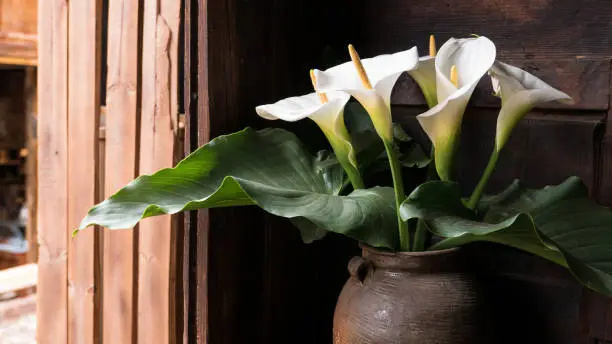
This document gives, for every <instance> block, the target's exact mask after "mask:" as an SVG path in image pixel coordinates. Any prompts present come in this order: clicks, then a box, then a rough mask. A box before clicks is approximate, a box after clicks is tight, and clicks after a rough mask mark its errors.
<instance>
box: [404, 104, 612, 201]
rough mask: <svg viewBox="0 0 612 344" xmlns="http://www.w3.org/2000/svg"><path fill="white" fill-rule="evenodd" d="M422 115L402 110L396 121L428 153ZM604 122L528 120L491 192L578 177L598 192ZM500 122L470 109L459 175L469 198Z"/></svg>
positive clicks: (589, 118)
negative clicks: (599, 140) (515, 184)
mask: <svg viewBox="0 0 612 344" xmlns="http://www.w3.org/2000/svg"><path fill="white" fill-rule="evenodd" d="M422 111H424V109H419V108H405V107H396V108H394V117H395V120H396V121H397V122H398V123H401V124H402V125H404V126H405V127H406V128H407V130H408V132H409V134H410V135H411V136H413V137H415V139H417V140H418V141H419V142H421V143H422V144H423V146H424V147H428V146H429V140H428V138H427V137H426V136H425V133H424V132H423V131H422V129H421V128H420V126H419V124H418V122H417V121H416V118H415V117H414V116H415V115H416V114H419V113H421V112H422ZM604 118H605V115H604V113H597V112H593V113H591V114H590V115H584V114H583V115H580V116H576V115H574V114H573V113H569V114H567V113H564V112H561V113H559V112H548V113H546V112H533V113H531V114H529V115H527V117H526V118H525V119H524V120H523V121H522V122H521V123H519V125H518V126H517V127H516V128H515V129H514V131H513V133H512V136H511V138H510V140H509V141H508V144H507V146H506V147H505V148H504V150H503V151H502V153H501V157H500V160H499V163H498V165H497V168H496V170H495V172H494V173H493V176H492V177H491V181H490V183H489V185H490V187H489V188H488V190H490V191H498V190H500V189H502V188H503V187H505V186H507V185H508V184H509V183H510V182H511V181H512V180H513V179H515V178H519V179H521V180H522V181H524V182H525V183H526V184H527V185H528V186H530V187H542V186H544V185H547V184H556V183H560V182H561V181H563V180H564V179H565V178H567V177H569V176H572V175H577V176H579V177H580V178H582V180H583V181H584V182H585V184H586V185H587V186H588V187H589V189H590V190H591V191H593V190H594V188H595V187H596V183H595V181H596V175H595V166H596V165H597V156H596V149H595V145H596V142H597V138H598V135H599V130H600V129H601V127H602V126H603V123H604ZM496 120H497V110H495V109H473V108H468V110H467V112H466V115H465V116H464V124H463V128H462V133H461V143H460V148H459V152H458V154H457V160H456V163H457V168H456V169H457V171H459V174H458V176H457V178H458V179H459V180H460V181H461V183H462V185H464V186H465V188H466V192H467V191H469V190H471V188H472V187H473V186H474V185H475V184H476V183H477V182H478V180H479V178H480V174H481V173H482V171H483V170H484V167H485V166H486V163H487V161H488V158H489V154H490V153H491V149H492V147H493V142H494V136H495V123H496ZM527 152H528V154H527ZM540 166H548V167H550V168H545V169H543V168H540ZM536 171H537V173H536Z"/></svg>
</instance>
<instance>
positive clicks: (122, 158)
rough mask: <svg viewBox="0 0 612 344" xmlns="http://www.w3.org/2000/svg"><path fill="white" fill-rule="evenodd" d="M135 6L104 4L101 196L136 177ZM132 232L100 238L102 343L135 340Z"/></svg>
mask: <svg viewBox="0 0 612 344" xmlns="http://www.w3.org/2000/svg"><path fill="white" fill-rule="evenodd" d="M141 3H142V1H140V0H128V1H122V0H110V1H109V13H108V40H107V42H108V43H107V44H108V55H107V66H108V67H107V85H106V109H107V111H106V113H107V114H108V115H107V116H106V117H105V128H106V131H105V134H106V140H105V142H104V143H105V146H106V147H105V156H107V157H113V158H112V163H108V164H106V168H105V172H104V178H105V195H106V197H108V196H110V195H112V194H114V193H115V192H117V190H118V189H120V188H121V187H123V186H124V185H126V184H127V183H129V182H130V181H131V180H132V179H134V178H135V177H136V174H137V172H138V171H137V170H138V145H139V142H138V138H139V135H140V133H139V127H138V126H139V122H140V92H141V87H140V62H141V61H140V57H141V47H142V45H141V39H142V38H141V37H140V36H139V35H140V33H141V31H140V30H141V25H142V23H141V22H140V16H141V13H140V12H141V11H142V7H141ZM137 233H138V230H137V229H135V230H125V231H121V230H120V231H111V230H105V233H104V277H103V279H104V283H103V289H104V297H103V305H104V317H103V341H104V343H132V342H133V341H134V338H135V336H136V321H137V320H136V318H137V313H136V311H137V309H136V307H137V306H136V302H137V296H136V291H137V289H138V287H137V285H136V283H137V274H138V269H137V263H138V261H137V254H136V252H137V251H136V250H137V246H136V245H137V238H136V237H137V235H138V234H137Z"/></svg>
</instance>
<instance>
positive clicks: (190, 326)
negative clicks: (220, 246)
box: [182, 0, 208, 344]
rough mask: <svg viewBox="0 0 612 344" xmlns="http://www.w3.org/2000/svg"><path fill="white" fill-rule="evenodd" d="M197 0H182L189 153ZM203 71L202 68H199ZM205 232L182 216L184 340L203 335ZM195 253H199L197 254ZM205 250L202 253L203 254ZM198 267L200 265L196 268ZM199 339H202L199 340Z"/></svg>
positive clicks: (194, 120)
mask: <svg viewBox="0 0 612 344" xmlns="http://www.w3.org/2000/svg"><path fill="white" fill-rule="evenodd" d="M199 26H200V25H199V21H198V0H185V1H184V6H183V33H184V36H183V40H184V41H183V42H184V45H183V47H184V52H183V53H184V59H183V63H184V67H183V71H184V72H183V73H184V80H185V84H184V87H183V89H184V92H183V104H184V109H185V135H184V143H185V144H184V153H185V155H188V154H190V153H191V152H193V151H194V150H195V149H197V147H198V144H197V138H198V131H197V129H198V109H197V106H198V99H197V95H198V81H199V79H198V74H199V73H200V70H199V68H198V55H199V54H198V49H197V48H196V44H192V42H198V27H199ZM202 72H204V71H202ZM203 237H204V235H202V234H200V233H199V232H198V212H197V211H192V212H189V213H186V214H185V216H184V240H183V246H182V249H183V268H182V272H183V286H184V287H183V324H184V327H183V343H184V344H188V343H190V339H191V342H196V343H197V342H198V338H202V337H204V330H205V329H206V320H205V319H202V318H204V316H203V315H202V313H204V314H205V312H206V309H207V307H206V291H205V288H206V283H202V281H201V280H199V279H198V276H199V273H200V270H202V272H201V273H202V274H203V275H204V276H206V269H207V267H208V266H207V264H206V263H205V259H206V254H205V252H206V251H205V250H204V249H203V248H202V249H198V246H199V245H198V241H199V240H200V241H201V238H203ZM198 253H199V254H200V255H201V256H198ZM202 253H204V254H202ZM198 268H199V269H198ZM200 342H201V341H200Z"/></svg>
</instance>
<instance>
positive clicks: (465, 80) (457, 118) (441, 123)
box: [417, 37, 496, 181]
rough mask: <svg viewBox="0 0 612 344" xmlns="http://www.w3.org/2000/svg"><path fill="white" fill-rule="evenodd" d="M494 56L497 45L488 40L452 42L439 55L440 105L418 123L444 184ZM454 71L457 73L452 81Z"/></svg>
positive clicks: (449, 173) (419, 118) (444, 45)
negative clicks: (475, 95) (467, 110)
mask: <svg viewBox="0 0 612 344" xmlns="http://www.w3.org/2000/svg"><path fill="white" fill-rule="evenodd" d="M495 56H496V49H495V45H494V44H493V42H491V40H489V39H488V38H486V37H477V38H464V39H455V38H451V39H449V40H448V41H447V42H446V43H444V44H443V45H442V47H441V48H440V50H439V52H438V54H437V55H436V58H435V72H436V93H437V98H438V99H437V100H438V104H437V105H436V106H434V107H433V108H431V109H430V110H429V111H426V112H425V113H422V114H420V115H418V116H417V119H418V120H419V123H420V124H421V127H422V128H423V130H424V131H425V133H427V136H429V138H430V140H431V142H432V144H433V146H434V154H435V157H434V158H435V164H436V170H437V172H438V175H439V176H440V178H441V179H442V180H445V181H447V180H450V178H451V165H452V160H453V155H454V150H455V147H456V142H457V139H458V137H459V134H460V132H461V123H462V120H463V113H464V112H465V108H466V107H467V104H468V102H469V100H470V97H471V96H472V93H473V92H474V89H475V88H476V85H477V84H478V82H479V80H480V79H481V78H482V76H483V75H484V74H485V73H487V71H488V70H489V69H490V68H491V66H492V65H493V62H494V61H495ZM451 69H454V70H455V71H456V75H453V77H452V78H451V74H452V73H451ZM452 79H455V80H452ZM417 82H418V81H417Z"/></svg>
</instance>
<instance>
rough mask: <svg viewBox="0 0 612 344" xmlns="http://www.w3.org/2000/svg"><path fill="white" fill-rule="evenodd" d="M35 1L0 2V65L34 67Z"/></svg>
mask: <svg viewBox="0 0 612 344" xmlns="http://www.w3.org/2000/svg"><path fill="white" fill-rule="evenodd" d="M36 3H37V0H0V64H7V65H22V66H35V65H36V64H37V54H36V47H37V42H36V20H37V14H38V12H37V6H36Z"/></svg>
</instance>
